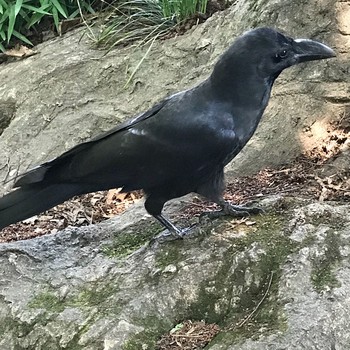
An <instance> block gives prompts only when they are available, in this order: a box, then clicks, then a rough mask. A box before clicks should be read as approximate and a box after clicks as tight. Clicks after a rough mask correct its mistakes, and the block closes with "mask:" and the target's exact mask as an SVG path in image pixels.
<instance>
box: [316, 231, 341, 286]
mask: <svg viewBox="0 0 350 350" xmlns="http://www.w3.org/2000/svg"><path fill="white" fill-rule="evenodd" d="M324 243H325V250H324V252H323V254H322V255H320V256H317V257H314V259H313V260H312V265H313V266H312V267H313V268H312V273H311V281H312V283H313V285H314V287H315V289H316V290H317V291H318V292H321V291H323V290H325V289H326V288H327V287H328V288H334V287H339V286H340V283H339V281H338V280H337V278H336V276H335V275H334V273H333V269H334V267H335V266H336V265H337V263H338V262H339V261H340V260H341V254H340V246H341V242H340V238H339V235H338V234H337V233H336V232H335V231H333V230H329V231H328V232H327V235H326V238H325V241H324Z"/></svg>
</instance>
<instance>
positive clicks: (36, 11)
mask: <svg viewBox="0 0 350 350" xmlns="http://www.w3.org/2000/svg"><path fill="white" fill-rule="evenodd" d="M22 7H23V8H26V9H27V10H30V11H33V12H34V14H37V13H40V14H43V15H48V16H50V15H51V13H50V12H47V11H45V9H47V8H48V7H50V5H45V6H41V7H39V8H38V7H34V6H31V5H26V4H23V5H22Z"/></svg>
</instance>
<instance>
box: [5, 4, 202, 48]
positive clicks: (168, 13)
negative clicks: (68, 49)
mask: <svg viewBox="0 0 350 350" xmlns="http://www.w3.org/2000/svg"><path fill="white" fill-rule="evenodd" d="M207 1H208V0H112V1H107V0H0V50H2V51H4V50H5V46H7V45H8V44H9V43H10V41H11V39H13V38H14V37H15V38H17V39H19V40H20V41H22V42H24V43H26V44H28V45H32V42H31V41H30V40H29V38H28V35H27V34H28V32H29V31H30V30H31V29H36V28H37V27H38V26H39V25H40V23H42V22H43V21H44V20H48V19H49V21H51V23H53V26H54V28H55V29H56V31H57V32H58V33H60V21H62V20H64V19H72V18H76V17H80V16H81V17H83V16H85V15H86V14H93V13H95V10H96V8H97V7H98V6H99V8H100V9H103V10H101V11H100V13H99V16H98V20H97V22H98V23H100V25H99V34H98V35H97V36H96V35H95V34H93V31H92V30H91V28H89V29H90V34H92V35H91V36H92V38H93V40H94V41H95V42H96V44H97V45H98V46H103V47H107V48H109V49H110V48H113V47H114V46H116V45H118V44H128V43H130V42H134V41H136V40H141V42H140V44H144V43H148V42H151V41H152V40H154V39H155V38H157V37H159V36H162V35H166V34H167V33H169V32H170V31H171V30H173V28H174V27H175V26H178V25H181V24H182V23H184V22H185V21H187V20H188V19H191V18H194V17H196V16H198V15H204V14H205V13H206V10H207ZM84 23H85V24H87V22H86V21H85V20H84ZM101 23H102V24H101Z"/></svg>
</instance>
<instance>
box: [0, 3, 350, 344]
mask: <svg viewBox="0 0 350 350" xmlns="http://www.w3.org/2000/svg"><path fill="white" fill-rule="evenodd" d="M348 3H349V1H336V2H334V0H322V1H319V0H318V1H316V0H311V1H303V0H296V1H287V0H274V1H269V2H266V1H265V0H238V1H237V2H235V5H233V6H232V7H231V8H230V9H228V10H226V11H224V12H223V13H217V14H215V15H214V16H213V17H212V18H210V19H209V20H208V21H207V22H206V23H204V24H202V25H200V26H198V27H195V28H194V29H192V30H191V31H190V32H188V33H186V34H185V35H183V36H181V37H178V38H174V39H170V40H168V41H166V42H159V43H155V45H154V48H153V49H152V51H151V52H150V54H149V56H148V57H147V58H146V59H145V61H144V62H143V64H142V67H141V69H140V70H139V71H138V72H137V74H136V75H135V79H134V80H133V82H132V84H131V85H130V86H128V87H127V88H126V89H124V88H123V87H124V85H125V82H126V80H127V74H130V71H132V69H133V68H134V67H135V66H136V65H137V63H138V62H139V60H140V58H141V57H142V56H143V55H144V53H145V51H146V48H138V49H135V48H130V47H129V48H122V49H118V51H112V52H111V53H109V54H108V55H106V56H103V53H101V52H99V51H96V50H92V49H91V48H90V46H89V43H87V42H86V41H84V39H83V40H81V41H80V33H79V32H75V33H72V34H68V35H66V36H64V37H61V38H56V39H53V40H51V41H48V42H46V43H43V44H41V45H39V46H38V48H37V49H38V51H39V53H38V54H37V55H35V56H32V57H29V58H27V59H26V60H23V61H19V62H14V63H10V64H7V65H2V66H1V71H0V79H1V81H2V82H5V83H3V84H2V85H1V86H0V109H1V111H0V118H1V121H0V123H1V125H0V129H1V130H0V133H1V132H2V129H3V132H2V135H1V137H0V159H1V164H3V165H6V164H8V167H7V166H4V167H2V168H1V170H0V177H1V178H7V177H8V174H12V173H13V172H16V171H17V170H18V171H23V170H25V169H26V168H28V167H29V166H31V165H34V164H37V163H40V162H42V161H44V160H47V159H49V158H52V157H54V156H56V155H58V154H59V153H61V152H62V151H64V150H66V149H67V148H69V147H71V146H73V145H75V144H76V143H78V142H81V141H85V140H87V139H88V138H90V137H91V136H93V135H96V134H97V133H99V132H100V131H102V130H105V129H108V128H109V127H111V126H112V125H114V124H115V123H116V122H119V121H120V120H122V119H124V118H126V117H129V116H131V115H134V114H136V113H138V112H140V111H143V110H145V109H146V108H147V107H149V106H151V105H152V104H153V103H155V102H156V101H158V100H159V99H160V98H162V97H163V96H164V94H170V93H173V92H175V91H178V90H180V89H183V88H187V87H189V86H192V85H194V84H195V83H197V82H198V81H200V80H202V79H203V78H204V77H206V76H207V74H208V73H209V72H210V69H211V67H212V65H213V62H214V61H215V59H216V58H217V57H218V56H219V55H220V54H221V53H222V51H223V50H224V49H225V47H227V46H228V44H229V42H231V41H232V40H233V38H234V37H235V36H236V35H238V34H240V33H242V31H244V30H246V29H248V28H249V27H255V26H258V25H273V26H277V27H280V28H282V29H284V30H285V31H286V32H288V33H289V34H291V35H293V36H305V37H310V38H315V39H316V38H317V39H319V40H324V41H325V42H327V43H328V44H330V45H331V46H332V47H334V48H335V49H336V51H337V52H338V59H337V60H333V61H329V62H319V63H315V64H309V65H303V66H298V67H295V68H293V69H290V70H289V71H287V72H286V73H285V74H283V75H282V76H281V77H280V79H279V81H278V84H277V85H276V87H275V89H274V93H273V96H272V100H271V103H270V106H269V109H268V111H267V113H266V115H265V118H264V121H263V122H262V125H261V127H260V128H259V131H258V132H257V134H256V136H255V137H254V140H252V142H251V143H250V145H249V146H248V147H247V148H246V149H245V150H244V152H243V153H242V155H240V156H239V157H238V158H237V160H235V161H234V162H233V163H232V164H231V165H230V167H229V169H231V174H233V173H248V172H252V171H255V170H257V169H258V168H260V167H263V166H266V165H269V164H279V163H281V162H286V161H287V160H289V159H292V158H293V157H294V156H295V155H296V154H298V153H300V152H301V150H303V149H304V148H312V147H313V146H314V145H315V144H317V143H318V142H320V140H322V138H323V137H324V130H325V128H326V126H327V125H328V123H329V122H330V121H332V120H335V119H337V118H339V117H340V116H342V117H344V116H345V117H346V116H347V114H346V113H347V112H346V111H347V110H348V109H346V106H347V105H349V102H350V100H349V97H348V90H349V79H350V78H349V76H350V75H349V74H348V73H349V67H350V66H349V62H350V60H349V48H350V44H349V40H348V24H347V22H346V18H347V17H346V14H347V12H348V11H347V10H348ZM28 67H30V69H29V68H28ZM183 67H186V70H185V69H184V68H183ZM127 71H128V73H125V72H127ZM347 108H348V107H347ZM344 113H345V114H344ZM287 125H288V127H287ZM262 155H263V156H262ZM341 159H342V160H344V159H345V158H341ZM346 159H348V158H346ZM339 164H343V165H342V166H343V167H345V166H347V165H348V163H346V161H342V162H341V163H340V160H338V161H337V165H339ZM5 190H6V189H5V188H3V191H5ZM176 202H177V206H179V201H176ZM261 205H262V206H263V207H265V208H266V212H267V213H266V214H265V215H263V216H258V217H254V221H255V224H254V225H245V224H244V223H241V224H238V223H237V222H236V221H234V220H230V219H229V218H227V219H222V220H218V221H214V222H213V223H212V224H211V225H210V224H208V223H207V224H206V225H204V224H202V226H200V231H202V234H201V235H197V236H196V237H194V238H191V239H186V240H182V241H175V242H168V243H165V244H153V245H148V244H147V242H149V239H150V238H151V237H154V236H155V235H156V234H158V233H159V232H160V231H161V230H162V228H161V227H160V226H158V225H157V224H156V223H155V222H154V220H153V219H151V218H150V217H149V216H148V215H146V214H145V211H144V209H143V206H142V203H140V204H137V205H136V206H134V207H133V208H131V210H130V211H127V212H126V213H124V214H123V215H121V216H119V217H116V218H115V219H112V220H109V221H106V222H104V223H102V224H99V225H92V226H89V227H82V228H67V229H65V230H63V231H61V232H58V233H55V234H50V235H46V236H42V237H38V238H35V239H31V240H27V241H21V242H13V243H7V244H1V245H0V350H17V349H35V350H41V349H42V350H56V349H87V350H90V349H91V350H96V349H108V350H119V349H123V350H140V349H155V344H156V341H157V339H159V337H160V336H161V335H162V334H164V333H166V332H168V331H169V330H170V329H172V328H173V327H174V326H175V325H176V324H177V323H178V321H179V320H185V319H193V320H202V319H204V320H205V321H207V322H216V323H218V324H219V325H220V326H221V329H222V331H221V333H220V335H219V336H217V337H216V338H215V339H214V341H213V342H211V343H210V344H209V345H208V349H210V350H218V349H223V350H235V349H237V350H238V349H239V350H244V349H247V350H248V349H249V350H251V349H254V350H260V349H269V350H277V349H287V350H292V349H293V350H295V349H316V348H317V349H319V350H326V349H327V350H329V349H335V350H343V349H347V348H348V344H349V336H348V329H349V326H350V317H349V315H350V306H349V305H350V302H349V301H350V300H349V293H348V291H349V288H350V274H349V271H350V260H349V254H350V243H349V235H350V223H349V222H350V217H349V209H350V205H349V203H343V204H342V203H313V202H310V201H306V200H302V199H297V198H283V197H270V198H267V199H265V200H263V201H262V202H261ZM281 208H283V210H282V209H281ZM172 210H174V207H173V206H171V205H170V206H169V211H170V212H171V211H172ZM176 213H178V208H177V209H176ZM174 214H175V213H174Z"/></svg>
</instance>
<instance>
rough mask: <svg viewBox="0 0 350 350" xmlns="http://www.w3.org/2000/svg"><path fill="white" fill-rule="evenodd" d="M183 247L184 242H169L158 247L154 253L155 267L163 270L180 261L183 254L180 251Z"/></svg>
mask: <svg viewBox="0 0 350 350" xmlns="http://www.w3.org/2000/svg"><path fill="white" fill-rule="evenodd" d="M183 247H184V241H182V240H177V241H172V242H169V243H167V244H165V245H162V246H160V247H159V249H158V250H157V252H156V256H155V258H156V266H157V267H158V268H161V269H164V268H165V267H166V266H168V265H170V264H174V265H176V264H177V263H178V262H179V261H181V260H182V257H183V254H182V252H181V249H182V248H183Z"/></svg>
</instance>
